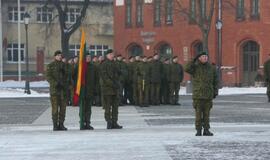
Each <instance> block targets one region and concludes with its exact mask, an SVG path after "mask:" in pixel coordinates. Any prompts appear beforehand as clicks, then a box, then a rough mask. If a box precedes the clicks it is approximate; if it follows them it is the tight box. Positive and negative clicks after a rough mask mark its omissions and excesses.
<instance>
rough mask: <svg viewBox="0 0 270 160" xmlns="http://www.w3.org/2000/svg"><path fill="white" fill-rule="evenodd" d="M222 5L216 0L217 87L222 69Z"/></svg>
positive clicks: (220, 80) (219, 0)
mask: <svg viewBox="0 0 270 160" xmlns="http://www.w3.org/2000/svg"><path fill="white" fill-rule="evenodd" d="M221 5H222V0H218V18H217V21H216V29H217V36H218V37H217V39H218V42H217V43H218V44H217V46H218V47H217V69H218V80H219V88H222V71H221V66H222V32H221V29H222V25H223V24H222V19H221V11H222V8H221Z"/></svg>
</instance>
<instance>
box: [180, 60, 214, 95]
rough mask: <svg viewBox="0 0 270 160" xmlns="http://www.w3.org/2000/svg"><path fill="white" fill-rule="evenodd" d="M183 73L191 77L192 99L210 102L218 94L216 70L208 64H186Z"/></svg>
mask: <svg viewBox="0 0 270 160" xmlns="http://www.w3.org/2000/svg"><path fill="white" fill-rule="evenodd" d="M185 71H186V72H187V73H189V74H190V75H191V76H192V84H193V91H192V98H193V99H209V100H212V99H213V98H214V95H215V94H217V93H218V78H217V73H216V69H215V68H214V67H213V66H212V65H211V64H209V63H205V64H202V63H200V62H196V63H194V62H193V61H191V62H188V63H187V65H186V66H185Z"/></svg>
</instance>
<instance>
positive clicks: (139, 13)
mask: <svg viewBox="0 0 270 160" xmlns="http://www.w3.org/2000/svg"><path fill="white" fill-rule="evenodd" d="M136 25H137V26H139V27H141V26H142V25H143V1H142V0H137V2H136Z"/></svg>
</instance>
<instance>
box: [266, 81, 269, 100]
mask: <svg viewBox="0 0 270 160" xmlns="http://www.w3.org/2000/svg"><path fill="white" fill-rule="evenodd" d="M266 87H267V91H266V94H267V97H268V101H269V102H270V82H266Z"/></svg>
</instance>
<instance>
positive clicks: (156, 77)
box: [149, 60, 162, 105]
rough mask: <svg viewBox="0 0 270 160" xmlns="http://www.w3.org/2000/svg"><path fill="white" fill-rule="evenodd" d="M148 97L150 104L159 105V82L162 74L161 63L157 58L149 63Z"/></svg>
mask: <svg viewBox="0 0 270 160" xmlns="http://www.w3.org/2000/svg"><path fill="white" fill-rule="evenodd" d="M149 70H150V73H149V76H150V90H151V91H150V92H151V95H150V99H151V102H150V103H151V104H153V105H159V104H160V83H161V74H162V63H161V62H160V61H159V60H154V61H153V62H151V64H150V69H149Z"/></svg>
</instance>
